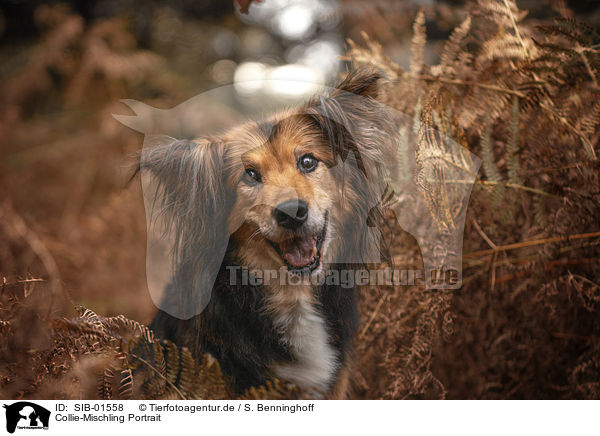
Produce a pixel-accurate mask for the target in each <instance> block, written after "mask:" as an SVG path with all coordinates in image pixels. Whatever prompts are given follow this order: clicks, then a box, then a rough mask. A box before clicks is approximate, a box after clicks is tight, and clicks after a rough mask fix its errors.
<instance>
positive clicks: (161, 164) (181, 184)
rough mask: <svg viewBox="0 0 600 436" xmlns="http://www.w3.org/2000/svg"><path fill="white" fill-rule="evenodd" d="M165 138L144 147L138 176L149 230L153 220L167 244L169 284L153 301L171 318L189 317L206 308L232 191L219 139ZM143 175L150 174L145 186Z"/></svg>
mask: <svg viewBox="0 0 600 436" xmlns="http://www.w3.org/2000/svg"><path fill="white" fill-rule="evenodd" d="M169 139H170V140H165V138H164V137H163V138H162V140H160V141H158V142H160V145H157V146H152V147H147V148H144V150H143V151H142V155H141V159H140V172H141V174H142V181H143V185H145V186H144V189H151V190H150V192H145V201H146V202H147V203H150V204H146V211H147V214H146V215H147V220H148V228H149V229H150V226H151V225H152V223H153V220H154V219H156V218H158V219H159V220H160V222H161V224H162V231H163V232H164V235H163V236H164V237H166V239H167V240H168V241H170V244H171V246H172V253H171V255H170V256H171V259H170V260H171V266H172V268H173V274H172V280H171V283H170V284H169V286H168V287H167V291H166V295H165V296H164V297H162V298H160V301H156V299H155V303H157V304H158V305H159V307H160V309H162V310H164V311H165V312H167V313H169V314H170V315H172V316H175V317H177V318H180V319H188V318H191V317H192V316H195V315H198V314H199V313H200V312H201V311H202V310H203V309H204V307H206V305H207V304H208V302H209V300H210V295H211V291H212V288H213V285H214V283H215V280H216V278H217V274H218V272H219V268H220V266H221V263H222V261H223V258H224V256H225V252H226V249H227V245H228V241H229V234H228V230H227V217H228V215H229V210H230V207H231V192H229V190H228V189H227V183H226V176H225V174H224V159H225V144H224V143H223V142H222V141H219V140H210V139H198V140H194V141H191V140H173V139H172V138H169ZM153 142H155V143H156V142H157V141H156V139H155V140H154V141H153ZM145 175H149V176H150V179H151V181H150V180H149V181H148V183H145V182H144V177H145ZM150 182H151V183H150ZM147 187H151V188H147ZM149 254H150V253H149ZM151 293H152V290H151ZM153 299H154V296H153Z"/></svg>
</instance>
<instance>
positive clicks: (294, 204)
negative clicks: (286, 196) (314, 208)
mask: <svg viewBox="0 0 600 436" xmlns="http://www.w3.org/2000/svg"><path fill="white" fill-rule="evenodd" d="M273 216H274V217H275V220H276V221H277V224H279V225H280V226H281V227H284V228H286V229H291V230H294V229H297V228H298V227H300V226H301V225H302V224H303V223H304V221H306V219H307V218H308V204H307V203H306V201H304V200H288V201H284V202H283V203H279V204H278V205H277V207H276V208H275V209H274V210H273Z"/></svg>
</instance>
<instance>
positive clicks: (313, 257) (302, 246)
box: [267, 214, 328, 272]
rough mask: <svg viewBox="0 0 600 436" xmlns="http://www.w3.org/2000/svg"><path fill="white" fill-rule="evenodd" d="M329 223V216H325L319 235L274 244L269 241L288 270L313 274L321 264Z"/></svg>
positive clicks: (299, 237)
mask: <svg viewBox="0 0 600 436" xmlns="http://www.w3.org/2000/svg"><path fill="white" fill-rule="evenodd" d="M327 223H328V214H326V215H325V223H324V224H323V228H322V229H321V232H320V233H319V234H317V235H305V236H294V237H292V238H289V239H286V240H284V241H281V242H273V241H271V240H269V239H267V241H269V244H271V246H272V247H273V248H274V249H275V251H276V252H277V254H279V256H281V259H283V262H284V263H285V264H286V266H287V267H288V270H290V271H298V272H312V271H314V270H315V269H317V268H318V267H319V265H320V262H321V247H322V246H323V241H324V240H325V233H326V231H327Z"/></svg>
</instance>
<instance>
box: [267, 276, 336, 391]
mask: <svg viewBox="0 0 600 436" xmlns="http://www.w3.org/2000/svg"><path fill="white" fill-rule="evenodd" d="M293 288H294V287H293V286H288V287H287V289H285V290H283V289H280V290H279V292H281V291H283V292H289V293H293V294H294V295H295V297H296V298H295V300H296V301H295V302H294V304H293V305H291V306H290V307H289V308H288V309H285V310H283V311H276V313H275V322H276V325H277V326H278V327H279V328H280V329H281V332H282V334H283V337H284V340H285V341H286V342H287V343H288V345H289V346H290V348H291V349H292V353H293V354H294V357H295V358H296V361H295V362H292V363H286V364H280V365H277V366H276V367H275V368H274V372H275V375H276V376H277V377H278V378H281V379H285V380H289V381H291V382H292V383H294V384H296V385H297V386H298V387H300V388H302V389H316V390H317V391H318V392H321V393H326V392H327V391H328V389H329V388H330V387H331V385H332V381H333V378H334V376H335V373H336V370H337V368H338V366H339V361H338V357H337V356H336V353H335V351H334V350H333V348H332V347H331V345H330V344H329V341H328V334H327V330H326V327H325V320H324V319H323V317H322V316H321V315H320V314H319V313H318V312H317V310H316V309H315V307H314V305H313V304H314V303H313V300H312V298H311V297H309V296H307V293H306V292H298V290H295V289H293ZM309 292H310V291H309ZM288 295H289V294H288ZM309 295H310V294H309Z"/></svg>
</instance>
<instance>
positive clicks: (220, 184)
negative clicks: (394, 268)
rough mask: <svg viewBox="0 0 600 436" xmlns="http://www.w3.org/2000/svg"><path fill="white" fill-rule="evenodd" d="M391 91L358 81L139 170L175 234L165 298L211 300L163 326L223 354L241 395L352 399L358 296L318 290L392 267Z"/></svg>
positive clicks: (146, 160)
mask: <svg viewBox="0 0 600 436" xmlns="http://www.w3.org/2000/svg"><path fill="white" fill-rule="evenodd" d="M383 82H384V78H383V77H382V74H381V73H379V72H378V71H375V70H372V69H358V70H354V71H352V72H350V73H349V74H348V75H347V77H346V78H345V79H344V80H343V81H342V82H341V83H339V84H338V85H337V86H336V87H335V88H333V90H332V91H330V92H327V93H326V94H324V95H317V96H315V97H313V98H311V99H309V100H308V101H307V102H306V103H305V104H302V105H300V106H298V107H296V108H293V109H289V110H286V111H283V112H281V113H278V114H276V115H274V116H272V117H270V118H269V119H267V120H266V121H260V122H255V121H248V122H247V123H244V124H242V125H239V126H236V127H234V128H232V129H231V130H229V131H227V132H224V133H223V134H221V135H218V136H216V137H205V138H197V139H195V140H193V141H173V143H171V144H168V145H167V146H160V147H155V148H152V149H150V150H148V151H147V152H146V153H144V154H143V155H142V158H141V159H140V164H139V165H140V168H139V169H140V170H141V171H142V172H148V173H149V174H151V175H152V176H153V177H154V178H155V179H156V180H157V183H158V185H159V189H160V191H161V193H162V203H161V205H162V209H163V212H164V215H165V216H166V217H167V219H168V220H169V225H170V229H171V231H172V232H173V234H175V252H176V256H175V262H174V266H175V269H174V276H173V279H172V281H171V283H170V284H169V285H168V286H167V289H166V292H165V296H164V299H165V300H169V299H170V300H171V302H170V303H169V304H172V305H180V306H182V307H183V306H186V305H189V304H198V303H197V300H194V299H190V298H188V297H189V295H191V294H193V293H194V292H198V289H200V288H209V289H208V295H209V296H208V298H206V301H205V302H204V303H203V305H205V307H204V308H203V310H202V311H201V313H199V314H198V315H196V316H193V317H192V318H190V319H179V318H178V317H177V316H173V315H172V314H170V313H167V311H164V310H159V311H158V313H157V314H156V316H155V318H154V320H153V321H152V323H151V325H150V327H151V329H152V330H153V331H154V332H155V334H156V335H157V336H158V337H161V338H165V339H169V340H171V341H173V342H175V343H176V344H178V345H179V346H186V347H188V348H189V349H190V350H192V352H193V353H194V355H195V356H196V357H198V358H199V356H200V355H201V354H202V353H210V354H211V355H212V356H214V357H215V358H216V360H217V361H218V362H219V364H220V366H221V369H222V371H223V373H224V375H225V376H226V378H227V379H228V381H229V382H230V384H231V387H232V389H233V390H234V391H235V392H236V393H237V394H239V393H243V392H244V391H245V390H246V389H248V388H250V387H252V386H260V385H263V384H264V383H265V382H266V381H267V380H271V379H280V380H283V381H286V382H290V383H292V384H293V385H295V386H297V387H298V388H300V389H301V390H302V391H303V392H310V393H311V394H310V395H312V396H314V397H317V398H345V397H346V396H347V393H348V391H349V374H350V372H351V367H352V354H353V351H352V350H353V346H352V344H353V340H354V336H355V334H356V331H357V328H358V325H359V316H358V308H357V295H356V292H357V289H356V287H351V288H348V287H344V286H341V285H340V284H339V283H337V282H336V281H335V280H333V281H325V282H323V281H318V280H312V279H313V278H315V277H318V276H319V275H321V276H322V275H323V274H324V273H326V272H332V271H340V270H344V269H349V268H350V269H351V268H356V267H357V265H358V266H361V265H362V266H364V265H365V264H366V263H369V262H371V261H372V260H371V259H373V255H380V256H383V257H378V259H379V258H383V259H385V256H386V249H385V244H383V243H381V242H380V241H379V240H378V235H380V232H378V231H377V230H378V229H379V227H378V226H380V225H381V222H382V219H381V217H382V210H381V193H382V192H383V190H384V187H385V177H386V174H391V173H393V172H394V162H395V156H394V141H393V137H394V124H393V120H392V119H391V117H390V115H389V114H388V113H387V111H386V108H385V106H384V105H383V104H381V103H380V102H379V101H378V100H377V95H378V92H379V89H380V87H381V86H382V83H383ZM218 247H223V250H224V254H223V256H220V255H219V252H220V249H218ZM234 273H235V274H234ZM244 274H245V275H246V279H248V278H249V279H248V280H243V278H244V277H243V276H244ZM261 276H262V279H263V280H262V281H260V280H258V279H259V278H261ZM266 278H269V279H270V280H265V279H266ZM284 279H285V280H284Z"/></svg>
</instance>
